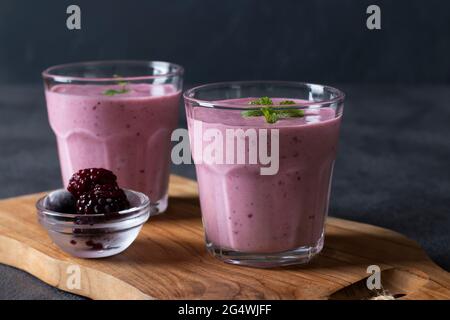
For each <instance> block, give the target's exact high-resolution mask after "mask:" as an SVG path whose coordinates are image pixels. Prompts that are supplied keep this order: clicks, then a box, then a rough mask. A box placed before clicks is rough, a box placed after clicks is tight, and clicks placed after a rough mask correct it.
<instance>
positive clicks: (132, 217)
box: [36, 189, 153, 258]
mask: <svg viewBox="0 0 450 320" xmlns="http://www.w3.org/2000/svg"><path fill="white" fill-rule="evenodd" d="M124 191H125V194H126V195H127V198H128V201H129V202H130V205H131V208H130V209H127V210H122V211H119V212H117V213H109V214H92V215H77V214H71V213H64V212H56V211H52V210H50V207H51V206H50V202H51V200H50V199H52V197H55V196H56V195H57V193H63V192H65V190H64V189H59V190H55V191H52V192H50V193H49V194H48V195H46V196H45V197H43V198H41V199H39V200H38V201H37V203H36V208H37V211H38V220H39V223H40V224H41V225H42V226H43V227H44V228H45V229H46V230H47V232H48V235H49V236H50V238H51V239H52V240H53V242H54V243H55V244H56V245H57V246H58V247H60V248H61V249H62V250H63V251H65V252H67V253H68V254H71V255H73V256H75V257H79V258H103V257H109V256H112V255H115V254H118V253H120V252H122V251H124V250H125V249H126V248H128V247H129V246H130V245H131V244H132V243H133V241H134V240H135V239H136V237H137V236H138V234H139V231H141V228H142V225H143V224H144V223H145V222H146V221H147V220H148V218H149V217H150V214H151V210H152V207H153V206H152V205H151V204H150V200H149V198H148V197H147V196H146V195H145V194H143V193H140V192H136V191H132V190H124Z"/></svg>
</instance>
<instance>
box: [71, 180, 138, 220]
mask: <svg viewBox="0 0 450 320" xmlns="http://www.w3.org/2000/svg"><path fill="white" fill-rule="evenodd" d="M76 207H77V214H85V215H89V214H101V213H104V214H111V213H115V212H118V211H121V210H125V209H128V208H129V207H130V203H129V202H128V199H127V196H126V195H125V192H124V191H123V190H122V189H120V188H119V187H118V186H117V185H108V184H106V185H97V186H95V187H94V189H93V190H91V191H89V192H86V193H84V194H82V195H81V196H80V197H79V198H78V200H77V204H76Z"/></svg>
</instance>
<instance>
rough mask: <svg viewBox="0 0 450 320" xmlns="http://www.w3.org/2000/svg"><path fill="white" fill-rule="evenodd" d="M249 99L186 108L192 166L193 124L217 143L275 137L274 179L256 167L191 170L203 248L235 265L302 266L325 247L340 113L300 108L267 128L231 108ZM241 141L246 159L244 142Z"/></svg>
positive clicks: (216, 166)
mask: <svg viewBox="0 0 450 320" xmlns="http://www.w3.org/2000/svg"><path fill="white" fill-rule="evenodd" d="M185 98H186V95H185ZM253 99H254V98H238V99H228V100H220V101H215V102H213V103H214V104H217V105H220V106H221V107H220V108H211V107H202V106H195V102H194V103H192V104H191V102H190V101H187V102H186V109H187V115H188V125H189V133H190V139H191V149H192V152H193V156H194V160H196V159H195V157H196V154H197V153H196V152H195V147H196V146H195V144H194V143H193V141H194V139H196V137H194V136H193V135H194V123H195V122H197V123H198V122H201V128H202V135H203V134H205V132H206V131H208V130H209V129H213V130H218V131H219V132H220V133H221V135H222V136H223V137H225V136H226V131H227V130H229V129H233V130H234V131H235V130H243V131H246V130H247V129H256V130H257V131H258V130H259V129H268V130H269V131H268V132H270V129H278V130H279V131H278V132H279V169H278V172H277V173H276V174H274V175H261V172H260V168H261V164H260V163H256V164H249V163H245V164H237V163H233V164H216V163H206V162H204V161H203V162H202V163H196V172H197V179H198V183H199V194H200V203H201V210H202V218H203V224H204V228H205V237H206V241H207V248H208V250H209V251H210V252H211V253H212V254H213V255H215V256H217V257H219V258H221V259H222V260H224V261H226V262H231V263H235V264H246V265H251V266H257V267H260V266H263V267H271V266H277V265H287V264H296V263H304V262H307V261H309V260H310V258H311V257H312V256H314V255H315V254H316V253H318V252H320V250H321V249H322V246H323V237H324V223H325V218H326V216H327V212H328V203H329V195H330V186H331V177H332V171H333V165H334V160H335V158H336V150H337V145H338V136H339V128H340V123H341V113H342V112H341V110H339V111H337V110H336V108H334V107H330V106H322V107H314V106H312V107H309V106H306V107H304V111H302V112H304V113H303V114H304V115H303V116H301V117H292V118H281V119H278V120H277V121H276V122H275V123H268V122H267V119H265V118H264V117H259V116H255V117H243V111H242V109H241V110H234V106H236V107H241V108H245V106H249V102H251V101H252V100H253ZM272 100H273V103H274V104H277V103H279V102H281V101H293V100H295V101H293V102H295V103H296V104H298V105H302V104H308V101H305V100H300V99H291V98H289V97H287V98H274V99H272ZM228 107H229V108H228ZM235 132H236V131H235ZM269 134H270V133H269ZM197 138H198V137H197ZM242 139H245V145H246V149H245V152H244V153H245V158H246V159H249V147H248V146H249V143H250V140H249V137H244V138H242ZM258 139H260V138H259V137H258ZM268 140H270V139H268ZM258 143H259V141H258ZM206 145H207V143H204V146H203V147H204V148H205V147H206ZM236 147H237V144H234V148H235V149H234V153H235V154H236V152H238V150H237V149H236ZM269 150H270V148H269ZM224 152H226V150H225V151H224ZM196 162H198V161H196Z"/></svg>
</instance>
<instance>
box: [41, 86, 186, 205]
mask: <svg viewBox="0 0 450 320" xmlns="http://www.w3.org/2000/svg"><path fill="white" fill-rule="evenodd" d="M108 89H116V90H120V89H121V87H120V86H115V85H112V86H111V85H72V84H67V85H57V86H54V87H53V88H52V89H51V90H50V91H49V90H47V91H46V99H47V109H48V117H49V121H50V125H51V127H52V129H53V131H54V132H55V134H56V137H57V142H58V151H59V158H60V163H61V170H62V176H63V180H64V185H67V183H68V181H69V178H70V177H71V175H72V174H73V173H74V172H76V171H77V170H79V169H83V168H90V167H99V168H106V169H109V170H112V171H113V172H114V173H115V174H116V175H117V177H118V183H119V185H120V186H122V187H124V188H129V189H133V190H137V191H141V192H144V193H146V194H147V195H148V196H149V197H150V199H151V200H152V201H155V202H156V201H159V200H162V199H163V200H164V198H165V196H166V194H167V188H168V177H169V164H170V147H171V141H170V135H171V133H172V131H173V130H174V129H175V128H176V125H177V120H178V103H179V98H180V91H176V90H175V88H174V87H172V86H170V85H149V84H130V85H127V89H128V90H129V91H128V92H127V93H122V94H116V95H113V96H107V95H105V94H104V92H105V91H106V90H108ZM163 209H164V208H163Z"/></svg>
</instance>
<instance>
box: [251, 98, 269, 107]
mask: <svg viewBox="0 0 450 320" xmlns="http://www.w3.org/2000/svg"><path fill="white" fill-rule="evenodd" d="M248 104H252V105H258V106H271V105H273V102H272V99H270V98H269V97H262V98H259V99H256V100H253V101H250V102H249V103H248Z"/></svg>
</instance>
